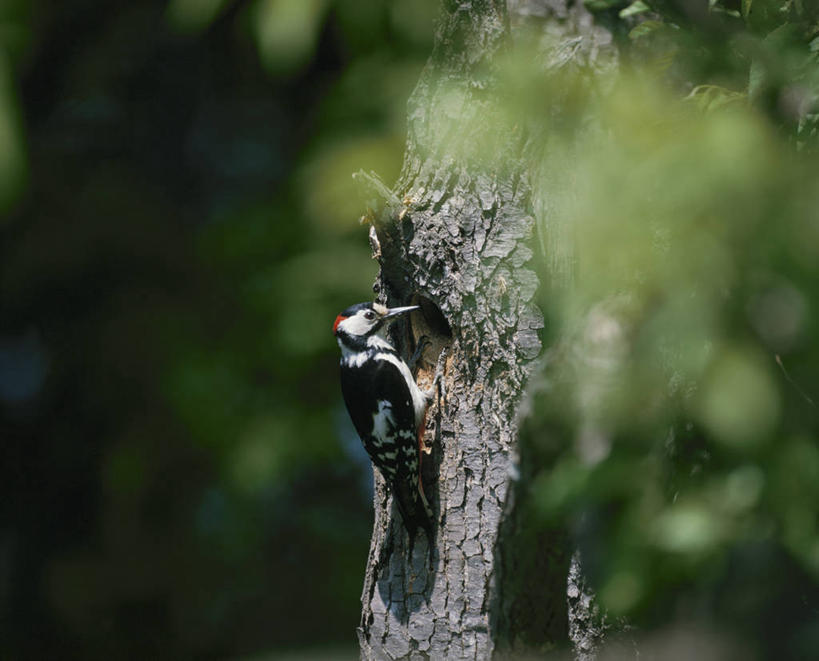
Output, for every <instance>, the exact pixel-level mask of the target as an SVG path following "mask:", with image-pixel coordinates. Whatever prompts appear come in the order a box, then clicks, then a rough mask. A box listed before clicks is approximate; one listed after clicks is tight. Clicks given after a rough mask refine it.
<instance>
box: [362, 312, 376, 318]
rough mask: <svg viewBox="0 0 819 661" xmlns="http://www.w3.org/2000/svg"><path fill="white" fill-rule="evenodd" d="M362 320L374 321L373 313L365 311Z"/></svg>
mask: <svg viewBox="0 0 819 661" xmlns="http://www.w3.org/2000/svg"><path fill="white" fill-rule="evenodd" d="M364 318H365V319H370V320H372V319H375V313H374V312H372V311H371V310H367V311H366V312H365V313H364Z"/></svg>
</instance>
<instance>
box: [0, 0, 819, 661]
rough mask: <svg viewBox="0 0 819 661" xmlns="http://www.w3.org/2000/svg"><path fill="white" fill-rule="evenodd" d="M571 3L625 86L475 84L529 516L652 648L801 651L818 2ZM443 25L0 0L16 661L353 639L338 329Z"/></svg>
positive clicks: (0, 467) (809, 640) (809, 629)
mask: <svg viewBox="0 0 819 661" xmlns="http://www.w3.org/2000/svg"><path fill="white" fill-rule="evenodd" d="M532 4H533V6H534V5H535V4H537V3H532ZM524 5H527V3H517V5H516V6H518V7H523V6H524ZM586 5H587V7H588V8H589V9H590V10H591V11H593V12H595V13H596V18H597V20H598V21H601V22H603V23H604V24H606V25H607V26H608V27H609V28H610V29H611V31H612V34H613V38H614V40H615V42H616V44H617V45H618V47H619V49H620V53H621V55H620V65H621V66H620V70H621V73H620V74H618V75H613V74H612V71H613V69H606V68H602V69H600V70H598V71H594V70H592V71H584V70H579V69H573V68H571V67H567V68H562V69H558V70H553V71H552V72H551V73H550V74H549V75H544V73H543V67H542V65H543V63H544V58H543V57H542V55H543V52H544V50H548V48H549V46H550V44H549V43H548V39H549V38H551V35H552V34H553V33H552V32H551V31H549V30H547V31H545V33H543V34H541V33H540V32H535V34H536V35H538V39H535V40H533V42H529V41H528V40H527V39H526V38H525V37H524V38H522V39H521V40H520V41H519V42H518V43H516V48H510V49H509V50H508V52H506V53H505V54H504V56H503V57H502V58H501V59H500V60H499V61H498V62H496V63H495V66H496V69H495V70H494V71H493V72H492V73H493V75H495V76H496V80H497V81H498V82H499V84H500V85H501V86H503V89H504V94H503V95H502V96H503V98H504V99H505V100H506V102H507V105H506V107H505V108H504V110H505V113H501V115H502V117H501V120H500V121H504V122H508V121H511V124H510V125H518V126H529V127H532V128H533V129H534V130H533V131H532V133H533V135H536V136H540V137H543V138H544V145H545V148H544V149H543V151H542V153H540V154H539V155H538V158H539V161H534V162H533V163H532V166H533V167H532V170H531V171H532V173H533V174H532V181H531V183H532V188H533V205H534V207H535V208H536V210H537V211H538V223H539V228H538V229H539V234H538V237H537V238H538V240H539V241H541V243H542V245H545V246H547V247H548V248H549V250H548V251H547V260H545V261H544V262H543V263H542V264H540V265H539V269H540V275H541V282H542V283H543V287H542V290H541V306H542V308H543V310H544V312H545V315H546V319H547V326H546V330H545V331H544V340H545V346H546V347H547V350H546V352H545V354H544V360H543V366H542V370H541V373H540V374H538V375H537V376H536V377H535V378H534V379H533V384H534V386H535V394H534V395H533V397H532V404H533V406H532V415H531V416H530V417H529V420H528V421H527V423H526V431H525V435H524V442H523V451H524V455H523V456H524V460H525V461H524V464H523V465H522V475H523V477H524V481H525V483H526V485H527V486H526V491H525V493H524V497H523V498H522V499H521V508H522V512H523V514H524V517H525V520H526V521H528V522H529V524H530V526H531V529H532V530H533V531H535V532H537V531H538V530H539V529H542V530H547V531H548V530H553V529H554V528H555V526H557V527H560V528H563V529H566V530H568V531H569V532H570V534H571V538H572V540H573V544H577V545H578V546H579V548H580V549H581V550H582V551H583V553H584V562H585V567H586V570H587V572H588V575H589V577H590V579H591V581H592V584H593V586H594V587H595V589H596V591H597V593H598V596H599V599H600V604H601V606H602V607H603V608H604V609H605V611H606V613H607V615H606V617H607V618H608V620H609V621H610V622H611V621H615V620H617V618H619V617H621V616H623V617H626V618H628V622H630V623H631V625H632V626H633V627H634V629H633V631H634V632H635V633H634V636H641V635H645V634H648V633H650V632H654V631H660V632H662V631H664V630H668V629H669V628H674V627H691V628H693V629H694V630H695V631H697V632H698V634H697V635H696V639H695V641H694V642H695V643H696V644H697V645H698V647H697V649H700V650H702V649H703V648H702V644H704V643H703V641H706V642H707V641H708V640H711V639H710V638H708V636H716V639H717V640H718V642H719V645H722V646H723V647H719V646H717V647H714V648H711V647H708V646H706V651H708V650H710V651H711V653H712V658H777V659H785V658H793V659H798V658H809V657H810V655H811V653H812V652H813V651H815V650H816V649H817V648H819V626H817V622H819V445H817V440H818V439H819V424H818V419H817V408H816V407H817V401H819V390H817V386H819V350H817V347H816V343H815V338H816V336H817V324H819V316H817V309H819V307H818V305H817V304H818V303H819V181H817V177H818V176H819V175H817V173H819V157H817V144H816V141H817V121H819V108H818V107H817V99H819V72H818V71H817V57H818V56H819V41H817V39H818V38H819V18H818V17H817V10H816V8H815V5H814V4H812V3H809V2H806V1H798V0H778V1H773V0H747V1H743V2H736V1H733V0H711V1H710V2H699V1H697V2H694V1H693V0H692V1H688V0H662V1H661V0H655V1H652V2H649V1H648V0H645V2H643V1H640V0H638V1H637V2H634V3H628V2H621V1H619V0H593V1H592V0H590V1H589V2H587V3H586ZM527 6H528V5H527ZM438 10H439V7H438V3H437V2H435V1H433V0H429V1H428V2H413V3H406V2H400V1H397V0H396V1H394V0H373V1H368V2H359V1H356V0H255V1H241V0H234V1H229V0H171V1H170V2H167V1H162V2H160V1H159V0H156V1H151V0H146V1H145V2H140V3H133V2H126V1H125V0H109V1H108V2H102V1H100V0H98V1H93V0H72V1H70V2H61V3H48V2H45V1H44V0H39V1H37V0H32V1H31V2H25V1H23V0H9V1H7V2H4V3H2V5H0V46H1V50H0V210H1V211H2V216H1V217H2V221H0V223H2V224H0V276H1V277H0V291H1V292H2V299H0V300H2V314H1V315H0V411H2V423H0V424H2V427H0V438H1V439H2V462H0V484H2V489H3V497H2V499H0V627H1V628H0V656H2V657H3V658H10V659H41V658H61V659H63V658H67V659H71V658H78V659H79V658H82V659H97V658H99V659H111V658H117V659H119V658H123V659H128V658H134V659H143V658H155V659H162V658H169V659H179V658H236V657H246V656H248V655H254V656H255V655H260V654H262V655H265V656H270V657H272V658H277V657H278V656H281V655H283V654H285V653H290V652H293V651H294V650H301V651H305V650H307V651H308V652H309V653H311V654H314V653H316V651H317V650H319V651H324V652H326V653H339V654H342V655H345V654H346V655H349V656H355V654H356V644H355V639H354V629H355V626H356V623H357V618H358V613H359V605H358V597H359V590H360V582H361V576H362V569H363V566H364V562H365V554H366V546H367V543H368V538H369V530H370V522H371V513H370V512H371V505H370V497H369V489H370V477H369V470H370V469H369V465H368V462H367V460H366V457H364V456H363V453H362V451H361V449H360V444H359V442H358V440H357V438H356V436H355V433H354V431H353V430H352V428H351V426H350V425H349V423H348V421H347V418H346V414H345V412H344V410H343V405H342V404H341V401H340V397H339V393H338V388H337V382H336V378H337V374H336V370H337V366H336V360H337V358H336V353H337V349H336V347H335V345H334V342H333V341H332V338H331V336H330V324H331V322H332V319H333V318H334V316H335V314H336V313H337V312H338V310H339V309H341V308H343V307H346V306H347V305H348V304H350V303H351V302H355V301H359V300H365V299H367V298H368V297H369V296H370V295H371V289H370V288H371V284H372V281H373V278H374V276H375V273H376V266H375V263H374V262H373V261H372V260H371V259H370V254H369V247H368V245H367V242H366V239H365V233H366V227H363V226H361V225H360V224H359V223H358V222H357V221H358V218H359V217H360V216H361V215H362V214H363V213H364V212H365V211H366V200H364V199H363V198H362V196H361V194H360V193H359V191H358V190H357V188H356V184H355V183H354V181H353V180H352V178H351V174H352V173H353V172H356V171H358V170H359V169H364V170H374V171H376V172H377V173H379V175H381V177H382V178H383V179H384V180H385V181H386V182H388V183H390V182H391V181H393V180H394V178H395V176H396V175H397V173H398V170H399V168H400V165H401V158H402V149H403V143H404V139H405V114H406V100H407V97H408V96H409V94H410V92H411V90H412V87H413V85H414V84H415V81H416V80H417V79H418V76H419V73H420V71H421V67H422V66H423V63H424V61H425V59H426V57H427V55H428V54H429V52H430V50H431V47H432V36H433V25H434V19H435V16H436V14H437V12H438ZM530 18H532V20H536V16H530ZM541 36H542V37H543V40H539V39H540V37H541ZM533 65H534V66H533ZM439 120H440V121H449V120H448V119H447V118H446V117H444V118H431V120H430V121H439ZM455 121H458V117H457V116H456V117H455ZM476 152H477V153H476ZM479 152H480V146H478V147H474V146H473V148H472V149H471V151H470V150H468V149H467V150H464V153H465V154H474V155H476V156H477V157H479V158H480V157H481V154H480V153H479ZM484 156H487V155H484ZM492 156H493V155H491V154H490V155H488V156H487V158H488V162H492V161H491V158H492ZM514 541H515V540H511V541H510V543H514ZM533 584H535V585H536V583H533ZM523 642H524V643H525V642H527V641H523ZM528 642H529V643H530V644H531V645H534V646H536V645H537V644H538V641H536V640H533V641H528ZM689 642H690V641H689ZM692 644H693V643H692ZM724 646H727V648H726V647H724ZM645 649H647V650H649V651H650V650H651V646H650V645H648V646H647V647H646V648H645ZM689 649H690V648H689ZM725 649H728V650H729V651H728V652H724V653H717V651H715V650H723V651H724V650H725ZM328 650H329V651H328ZM684 651H686V650H685V649H684V650H683V652H684ZM703 654H705V653H704V652H703ZM659 656H660V658H663V657H665V658H668V650H666V651H665V652H664V653H661V654H660V655H659ZM681 658H685V656H683V657H681ZM704 658H707V655H706V656H704Z"/></svg>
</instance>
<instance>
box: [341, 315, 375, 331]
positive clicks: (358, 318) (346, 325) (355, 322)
mask: <svg viewBox="0 0 819 661" xmlns="http://www.w3.org/2000/svg"><path fill="white" fill-rule="evenodd" d="M372 325H373V323H372V322H371V321H367V320H366V319H365V318H364V316H363V315H361V314H356V315H353V316H352V317H348V318H347V319H345V320H344V321H342V322H341V323H340V324H339V325H338V326H339V328H341V329H342V330H343V331H344V332H345V333H347V334H348V335H366V334H367V332H368V331H369V330H370V328H372Z"/></svg>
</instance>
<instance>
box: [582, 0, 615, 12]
mask: <svg viewBox="0 0 819 661" xmlns="http://www.w3.org/2000/svg"><path fill="white" fill-rule="evenodd" d="M583 4H584V5H585V7H586V9H588V10H589V11H591V12H595V11H606V10H607V9H613V8H614V7H620V6H622V5H624V4H625V2H624V1H623V0H583Z"/></svg>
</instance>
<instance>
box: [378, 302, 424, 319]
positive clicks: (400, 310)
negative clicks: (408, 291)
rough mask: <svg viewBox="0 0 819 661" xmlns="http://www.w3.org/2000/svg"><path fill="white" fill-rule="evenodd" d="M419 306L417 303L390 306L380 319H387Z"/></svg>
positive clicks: (416, 308)
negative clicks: (396, 306) (397, 306)
mask: <svg viewBox="0 0 819 661" xmlns="http://www.w3.org/2000/svg"><path fill="white" fill-rule="evenodd" d="M420 307H421V306H419V305H408V306H406V307H403V308H390V309H389V310H387V314H385V315H384V316H383V317H381V318H382V319H389V318H390V317H395V316H397V315H399V314H404V313H405V312H410V311H412V310H418V309H420Z"/></svg>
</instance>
